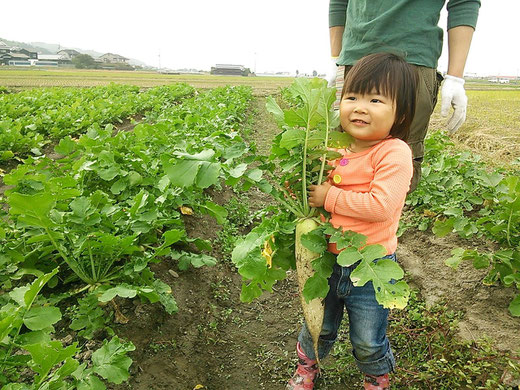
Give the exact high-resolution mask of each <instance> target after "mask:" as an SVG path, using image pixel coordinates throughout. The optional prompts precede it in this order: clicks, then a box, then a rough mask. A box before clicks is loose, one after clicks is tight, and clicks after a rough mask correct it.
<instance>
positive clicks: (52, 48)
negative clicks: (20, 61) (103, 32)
mask: <svg viewBox="0 0 520 390" xmlns="http://www.w3.org/2000/svg"><path fill="white" fill-rule="evenodd" d="M0 41H2V42H5V44H6V45H8V46H14V47H21V48H22V49H27V50H30V51H35V52H37V53H39V54H56V53H57V52H58V50H61V49H73V50H76V51H78V52H80V53H82V54H88V55H89V56H91V57H94V58H97V57H101V56H102V55H103V54H105V53H100V52H97V51H94V50H84V49H80V48H77V47H66V46H60V45H59V44H57V43H45V42H29V43H25V42H18V41H10V40H8V39H3V38H1V37H0ZM113 52H114V53H117V54H120V55H122V56H125V55H124V54H122V53H118V52H117V50H115V51H113ZM129 62H130V65H138V66H147V64H146V63H144V62H143V61H140V60H137V59H135V58H130V61H129Z"/></svg>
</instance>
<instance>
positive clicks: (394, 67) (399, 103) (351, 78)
mask: <svg viewBox="0 0 520 390" xmlns="http://www.w3.org/2000/svg"><path fill="white" fill-rule="evenodd" d="M417 84H418V76H417V72H416V70H415V68H413V67H412V66H411V65H410V64H408V63H407V62H406V61H405V60H404V59H403V58H402V57H400V56H398V55H396V54H392V53H376V54H370V55H368V56H366V57H363V58H361V59H360V60H359V61H358V62H357V63H356V64H355V65H354V66H353V67H352V69H351V70H350V71H349V72H348V74H347V77H346V79H345V83H344V84H343V91H342V92H341V98H342V99H343V97H344V95H345V93H347V92H349V93H359V94H362V95H365V94H370V93H374V92H375V93H377V94H380V95H384V96H388V97H390V98H392V100H393V101H394V102H395V104H396V109H395V122H394V124H393V126H392V129H391V130H390V135H391V136H392V137H394V138H400V139H402V140H404V141H406V140H407V139H408V135H409V133H410V125H411V123H412V120H413V117H414V115H415V105H416V94H417Z"/></svg>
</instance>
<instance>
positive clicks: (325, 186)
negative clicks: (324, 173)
mask: <svg viewBox="0 0 520 390" xmlns="http://www.w3.org/2000/svg"><path fill="white" fill-rule="evenodd" d="M330 187H332V185H331V184H330V183H329V182H328V181H325V182H323V183H321V184H320V185H319V186H309V206H311V207H323V205H324V204H325V198H326V197H327V192H329V189H330Z"/></svg>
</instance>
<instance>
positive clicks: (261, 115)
mask: <svg viewBox="0 0 520 390" xmlns="http://www.w3.org/2000/svg"><path fill="white" fill-rule="evenodd" d="M252 115H253V116H254V121H253V124H252V128H253V133H252V137H253V138H254V140H255V142H256V143H257V146H258V152H259V153H263V154H266V153H268V152H269V146H270V143H271V140H272V137H273V136H274V135H275V134H276V133H277V132H278V129H277V127H276V124H275V123H274V121H273V120H272V119H271V118H270V116H269V114H268V113H267V112H266V110H265V96H264V94H263V93H257V94H256V101H255V103H254V107H253V111H252ZM249 195H250V197H249V200H248V202H249V203H250V204H252V205H253V207H254V208H258V209H259V208H261V207H262V205H263V204H265V203H266V202H268V199H266V198H265V196H263V194H261V193H259V192H255V191H253V190H252V191H250V192H249ZM232 196H233V194H232V191H231V190H229V189H224V190H223V191H222V192H221V193H219V194H217V195H216V197H215V200H216V201H217V202H219V203H220V204H222V205H226V204H227V202H228V201H229V199H230V198H231V197H232ZM185 223H186V229H187V230H188V233H189V234H190V235H193V236H201V237H205V238H207V239H210V240H213V239H215V238H216V237H217V234H218V231H219V229H220V228H219V227H218V225H217V224H216V223H215V221H214V220H213V219H212V218H210V217H202V216H190V217H186V220H185ZM459 244H460V243H459V242H458V240H457V239H456V238H450V237H448V238H444V239H439V238H436V237H434V236H432V235H428V234H425V233H420V232H415V231H408V232H406V233H405V234H404V236H403V237H401V239H400V244H399V249H398V258H399V261H400V263H401V264H402V265H403V267H404V268H405V270H406V272H407V273H408V281H409V282H410V283H411V284H412V285H414V286H415V287H417V288H418V289H419V290H420V292H421V295H422V296H423V297H424V298H425V300H426V302H427V303H430V304H433V303H435V302H438V301H439V300H440V299H444V300H446V301H447V302H448V305H449V307H451V308H453V309H455V310H463V311H465V313H466V315H465V317H464V319H463V321H462V322H461V324H460V334H461V337H463V338H466V339H472V338H479V337H482V336H484V335H487V336H490V337H493V338H494V340H495V341H496V345H497V346H498V347H500V348H503V349H505V350H514V349H516V348H518V345H520V336H519V333H520V332H518V329H520V320H519V319H516V318H513V317H511V316H510V315H509V314H508V312H507V305H508V302H509V300H510V298H511V294H512V292H510V291H508V290H504V289H503V288H495V287H486V286H483V285H482V284H481V283H480V280H481V279H482V277H483V275H482V273H481V272H478V271H476V270H474V269H473V268H472V267H471V265H470V264H464V265H463V266H462V267H461V269H459V270H458V271H453V270H451V269H450V268H448V267H446V266H445V265H444V264H443V261H444V259H445V258H447V257H449V253H450V250H451V249H452V248H454V247H457V246H458V245H459ZM212 255H214V256H215V257H217V258H218V259H219V260H220V262H219V264H218V265H216V266H215V267H203V268H199V269H189V270H188V271H184V272H180V271H179V270H178V269H177V266H176V264H175V263H174V262H167V261H163V262H162V263H159V264H156V265H154V268H153V271H154V272H155V273H156V276H157V277H158V278H160V279H162V280H163V281H164V282H166V283H168V284H169V285H170V286H172V290H173V294H174V297H175V299H176V300H177V304H178V307H179V311H178V313H176V314H174V315H171V316H169V315H167V314H166V313H165V312H164V311H163V310H162V308H161V307H159V306H158V305H149V304H141V303H140V302H134V303H132V302H130V301H122V302H121V311H122V313H123V314H124V315H125V316H126V317H128V318H131V319H132V320H131V322H129V323H128V324H125V325H118V329H117V330H116V332H117V333H118V334H119V335H120V336H122V337H124V338H125V339H127V340H131V341H132V342H133V343H134V344H135V345H136V351H135V352H134V353H133V354H132V358H133V359H134V364H133V365H132V367H131V374H132V375H131V378H130V380H129V382H128V383H125V384H122V385H119V386H114V387H112V388H113V389H118V390H120V389H121V390H122V389H133V390H155V389H169V390H191V389H195V388H197V385H203V386H204V387H202V388H201V389H207V390H249V389H255V390H256V389H258V390H278V389H283V388H284V385H283V383H284V382H285V380H286V379H287V378H288V377H289V376H290V375H291V373H292V370H293V367H294V364H295V363H296V359H295V356H294V355H295V353H294V349H295V344H296V337H297V334H298V331H299V328H300V326H301V312H300V307H299V300H298V296H297V282H296V278H295V275H294V274H290V275H289V277H288V278H287V279H286V280H284V281H283V282H281V283H278V284H277V285H276V286H275V291H274V292H273V293H272V294H264V295H263V296H262V297H261V298H259V299H257V300H256V301H254V302H253V303H251V304H244V303H240V301H239V295H240V288H241V278H240V276H239V275H238V274H237V273H236V271H235V270H234V269H233V266H232V265H231V261H230V259H229V257H228V256H224V255H223V254H222V253H221V252H220V251H219V248H214V250H213V253H212ZM328 359H333V358H332V357H330V358H328ZM355 388H358V386H356V385H355V384H353V385H352V389H355ZM316 389H317V390H319V389H328V390H340V389H345V385H338V384H331V383H327V378H326V376H325V377H324V378H323V379H322V380H321V381H320V382H319V384H318V385H317V387H316Z"/></svg>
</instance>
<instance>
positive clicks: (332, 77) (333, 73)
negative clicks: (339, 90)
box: [325, 57, 338, 87]
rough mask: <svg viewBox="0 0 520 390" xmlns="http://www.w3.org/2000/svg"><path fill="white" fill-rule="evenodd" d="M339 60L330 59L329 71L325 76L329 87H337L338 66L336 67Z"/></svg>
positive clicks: (335, 58) (336, 58)
mask: <svg viewBox="0 0 520 390" xmlns="http://www.w3.org/2000/svg"><path fill="white" fill-rule="evenodd" d="M337 60H338V57H330V66H329V70H328V71H327V73H326V74H325V80H327V85H328V86H329V87H335V86H336V77H337V74H338V65H336V61H337Z"/></svg>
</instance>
